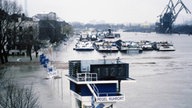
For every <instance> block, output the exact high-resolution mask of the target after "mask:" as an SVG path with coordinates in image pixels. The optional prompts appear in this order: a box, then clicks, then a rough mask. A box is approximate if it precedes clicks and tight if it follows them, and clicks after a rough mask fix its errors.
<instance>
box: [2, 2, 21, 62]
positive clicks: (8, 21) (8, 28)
mask: <svg viewBox="0 0 192 108" xmlns="http://www.w3.org/2000/svg"><path fill="white" fill-rule="evenodd" d="M22 16H23V15H22V14H21V7H19V6H18V5H17V3H16V2H15V1H9V0H5V1H1V5H0V60H1V63H5V62H8V48H7V47H11V45H10V44H13V46H14V45H15V41H16V37H17V33H18V32H17V30H18V28H19V26H20V24H21V23H22V20H21V19H22Z"/></svg>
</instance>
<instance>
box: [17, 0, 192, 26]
mask: <svg viewBox="0 0 192 108" xmlns="http://www.w3.org/2000/svg"><path fill="white" fill-rule="evenodd" d="M17 1H18V2H19V3H21V4H22V5H23V7H24V6H25V4H27V10H28V15H29V16H30V17H31V16H33V15H35V14H38V13H48V12H55V13H56V14H57V16H59V17H61V18H62V19H63V20H65V21H67V22H75V21H78V22H83V23H87V22H106V23H145V22H147V23H154V22H156V21H157V20H158V18H157V16H158V15H160V14H161V12H162V11H163V9H164V8H165V6H166V5H167V4H168V1H169V0H17ZM24 1H26V3H24ZM173 1H175V2H176V1H177V0H173ZM182 1H183V2H184V4H185V5H186V6H187V7H188V8H189V10H190V11H192V0H182ZM189 19H191V20H192V15H187V14H186V13H185V12H184V10H183V12H182V13H181V14H180V15H179V17H178V19H177V20H176V21H177V22H179V23H182V22H184V21H186V20H189Z"/></svg>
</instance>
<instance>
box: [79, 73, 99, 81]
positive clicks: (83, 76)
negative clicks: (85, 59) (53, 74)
mask: <svg viewBox="0 0 192 108" xmlns="http://www.w3.org/2000/svg"><path fill="white" fill-rule="evenodd" d="M77 81H97V73H77Z"/></svg>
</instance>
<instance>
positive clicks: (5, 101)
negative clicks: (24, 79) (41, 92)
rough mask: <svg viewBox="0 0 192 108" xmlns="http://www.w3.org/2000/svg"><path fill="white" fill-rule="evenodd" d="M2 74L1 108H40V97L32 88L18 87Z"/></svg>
mask: <svg viewBox="0 0 192 108" xmlns="http://www.w3.org/2000/svg"><path fill="white" fill-rule="evenodd" d="M4 75H5V71H2V70H1V72H0V108H40V106H39V103H38V97H37V96H36V94H35V93H34V92H33V89H32V85H31V86H30V87H24V86H23V87H21V86H18V84H17V83H15V82H14V81H13V80H11V79H6V78H4Z"/></svg>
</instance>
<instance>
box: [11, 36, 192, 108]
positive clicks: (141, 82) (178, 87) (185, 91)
mask: <svg viewBox="0 0 192 108" xmlns="http://www.w3.org/2000/svg"><path fill="white" fill-rule="evenodd" d="M74 38H76V37H74ZM74 38H73V39H70V40H69V41H68V43H67V45H61V46H60V47H59V48H57V50H56V51H55V53H54V58H55V59H54V60H55V61H61V62H66V63H67V62H68V60H75V59H79V60H85V59H93V60H95V59H96V60H97V59H103V56H104V55H106V56H107V57H106V59H116V58H117V57H120V59H121V60H122V61H123V62H128V63H130V69H129V70H130V76H131V77H132V78H134V79H136V83H128V84H127V83H124V84H122V86H121V87H122V92H123V93H124V94H125V96H126V101H125V102H119V103H117V108H125V107H124V106H127V107H129V108H141V107H142V108H161V107H162V105H163V106H166V108H191V100H192V95H191V94H192V78H191V76H192V68H191V66H192V58H191V55H192V44H191V43H192V37H191V36H188V35H176V34H172V35H164V34H155V33H121V39H123V40H127V41H129V40H130V41H141V40H149V41H169V42H172V43H173V44H174V46H175V47H176V51H173V52H172V51H171V52H160V51H159V52H158V51H144V52H143V53H141V54H136V55H134V54H132V55H128V54H123V53H120V52H118V53H98V52H97V51H91V52H77V51H75V50H73V47H74V45H75V42H76V41H75V39H74ZM13 71H14V73H15V74H14V77H15V79H16V80H18V81H19V82H20V83H21V84H29V83H33V86H34V89H35V91H36V92H37V94H38V95H39V99H40V101H41V105H42V107H43V108H53V107H54V108H70V98H69V97H70V92H69V82H68V80H67V78H66V77H65V75H66V74H67V73H68V70H64V69H59V75H60V76H61V77H62V78H61V79H49V80H45V77H46V72H45V70H44V69H43V68H42V66H39V65H35V66H27V65H26V66H22V68H19V67H11V68H10V69H9V72H12V73H13Z"/></svg>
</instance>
